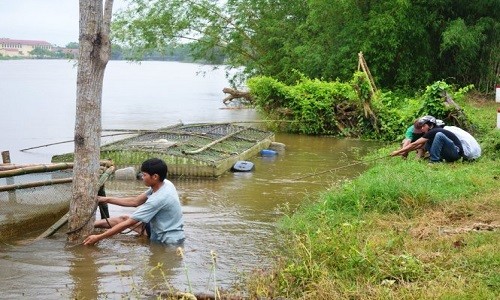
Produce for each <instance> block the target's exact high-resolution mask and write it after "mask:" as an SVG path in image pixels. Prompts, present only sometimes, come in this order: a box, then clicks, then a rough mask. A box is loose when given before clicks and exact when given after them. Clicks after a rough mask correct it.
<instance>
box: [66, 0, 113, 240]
mask: <svg viewBox="0 0 500 300" xmlns="http://www.w3.org/2000/svg"><path fill="white" fill-rule="evenodd" d="M112 8H113V0H107V1H106V4H105V6H104V7H103V0H80V36H79V43H80V49H79V55H78V72H77V83H76V85H77V88H76V90H77V95H76V119H75V136H74V141H75V163H74V166H73V172H74V174H73V178H74V180H73V193H72V198H71V203H70V217H69V235H68V242H72V243H81V242H82V241H83V239H84V238H85V237H86V236H88V235H89V234H90V233H91V232H92V231H93V223H94V219H95V216H94V208H95V207H96V205H95V204H96V201H97V200H96V197H97V191H98V186H97V185H98V180H99V178H98V177H99V155H100V143H101V141H100V136H101V99H102V86H103V80H104V71H105V69H106V64H107V63H108V60H109V56H110V51H111V45H110V39H109V32H110V22H111V15H112Z"/></svg>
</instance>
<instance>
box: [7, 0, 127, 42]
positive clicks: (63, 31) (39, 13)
mask: <svg viewBox="0 0 500 300" xmlns="http://www.w3.org/2000/svg"><path fill="white" fill-rule="evenodd" d="M78 3H79V0H0V38H10V39H19V40H41V41H47V42H49V43H51V44H56V45H58V46H66V45H67V44H68V43H70V42H78V31H79V28H78V26H79V25H78V21H79V8H78V5H79V4H78ZM125 4H126V0H114V5H113V13H114V12H116V11H117V10H118V8H123V7H125Z"/></svg>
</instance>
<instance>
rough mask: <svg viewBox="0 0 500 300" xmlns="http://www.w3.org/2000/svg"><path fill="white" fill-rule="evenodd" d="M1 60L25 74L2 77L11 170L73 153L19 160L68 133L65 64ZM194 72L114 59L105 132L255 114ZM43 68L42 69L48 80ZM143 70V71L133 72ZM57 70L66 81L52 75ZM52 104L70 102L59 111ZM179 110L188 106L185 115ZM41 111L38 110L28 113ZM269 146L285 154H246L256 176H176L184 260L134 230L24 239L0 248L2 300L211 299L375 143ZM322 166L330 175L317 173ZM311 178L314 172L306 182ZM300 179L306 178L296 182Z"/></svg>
mask: <svg viewBox="0 0 500 300" xmlns="http://www.w3.org/2000/svg"><path fill="white" fill-rule="evenodd" d="M0 65H2V66H1V67H2V70H4V69H8V68H10V72H11V73H9V74H17V73H22V72H25V73H29V75H19V74H17V75H16V76H13V77H9V76H5V73H4V72H1V73H0V79H1V80H0V93H1V94H2V95H10V96H9V97H20V99H24V100H23V101H24V102H23V101H19V103H21V105H19V107H16V105H13V103H12V102H9V104H10V106H5V107H7V109H8V110H9V111H8V112H6V113H5V114H3V115H5V116H9V117H8V118H7V120H6V119H5V118H0V125H2V127H3V128H13V130H12V131H8V132H7V131H2V132H0V135H1V136H0V141H1V142H2V145H0V150H6V149H5V148H3V147H7V149H8V150H11V157H12V158H13V161H14V162H17V163H24V162H47V159H48V158H49V159H50V156H51V155H53V154H59V153H64V152H68V151H71V147H70V145H63V146H61V147H49V148H43V149H37V150H36V151H30V152H29V153H20V152H18V149H21V148H23V147H28V146H33V144H43V143H49V142H56V141H60V140H61V139H65V138H67V137H68V136H69V137H71V136H72V130H73V125H72V122H73V121H72V120H73V118H74V117H73V113H74V109H73V108H72V107H73V104H74V102H72V101H73V100H72V97H73V96H72V95H74V81H73V79H72V76H73V72H74V70H73V69H72V67H71V66H68V65H66V64H65V63H64V62H61V61H58V62H53V61H52V62H36V61H33V62H24V61H21V62H17V63H16V62H8V63H7V64H6V63H5V62H0ZM20 65H21V66H20ZM26 65H27V66H28V67H26ZM194 66H195V65H191V64H178V63H170V64H169V63H163V62H156V63H154V62H149V63H146V64H143V65H142V67H140V66H139V65H133V64H132V65H129V64H126V63H120V62H110V65H109V67H108V68H107V73H106V76H107V77H106V80H108V84H105V88H104V90H105V95H104V97H103V103H105V105H104V106H105V107H104V108H103V109H104V111H103V116H104V118H105V119H104V120H103V123H104V127H108V128H124V127H126V128H141V129H144V128H146V129H155V128H160V127H164V126H168V125H171V124H173V123H176V122H177V120H178V119H183V121H184V122H187V121H191V122H208V121H216V122H220V121H230V120H233V121H234V120H239V121H245V120H253V119H255V118H257V115H256V113H255V112H254V111H253V110H241V111H238V110H220V109H219V108H220V106H221V100H222V98H223V97H222V95H221V94H219V93H217V92H214V91H218V90H221V89H222V88H223V87H224V86H225V85H226V84H227V83H226V81H225V80H224V78H223V76H222V73H219V75H218V77H217V76H215V77H214V75H213V74H212V75H211V76H209V77H205V78H191V79H189V76H191V77H193V76H194V75H193V74H192V73H193V70H196V69H197V68H198V67H194ZM21 67H22V68H21ZM23 68H24V69H23ZM175 68H177V69H175ZM179 68H183V69H184V68H187V69H188V70H191V71H190V72H187V74H191V75H186V73H185V72H186V71H185V70H183V69H182V70H183V71H181V69H179ZM23 70H24V71H23ZM26 70H29V72H28V71H26ZM44 70H47V74H45V75H43V73H44ZM50 70H53V71H54V70H57V72H50ZM141 70H146V71H145V72H144V73H141V72H142V71H141ZM75 71H76V70H75ZM16 72H17V73H16ZM37 74H38V75H37ZM49 74H53V76H55V77H54V78H53V80H54V81H55V82H56V83H57V84H55V83H54V81H52V80H50V81H47V80H40V78H42V77H43V76H48V75H49ZM58 74H62V75H61V76H60V77H58V76H59V75H58ZM127 75H128V76H127ZM181 75H182V76H181ZM23 76H27V78H28V81H26V82H29V85H28V86H27V87H26V88H25V89H22V92H20V93H18V94H16V93H15V91H16V90H20V89H21V87H24V86H25V85H26V84H25V83H26V82H23V81H22V80H19V78H23ZM37 76H38V77H37ZM176 77H177V79H176ZM12 78H18V81H13V79H12ZM37 78H38V79H37ZM68 78H69V79H68ZM179 79H182V80H181V81H179ZM9 80H10V81H9ZM6 82H7V83H8V84H9V85H7V84H6ZM181 83H182V84H181ZM16 84H17V88H16ZM11 85H13V86H14V87H11ZM42 87H45V88H46V89H47V91H48V93H49V95H50V97H52V98H50V99H47V98H43V95H41V94H40V93H39V92H38V91H39V90H40V89H41V88H42ZM176 88H177V90H176ZM179 89H180V90H181V91H179ZM30 91H31V92H30ZM187 91H189V92H187ZM9 93H10V94H9ZM181 98H182V99H183V100H185V101H192V102H193V103H195V101H198V104H192V103H190V104H189V105H188V104H186V103H183V102H182V101H180V104H179V99H181ZM6 99H10V98H6ZM186 99H187V100H186ZM56 100H58V101H59V102H60V101H63V102H65V101H68V102H70V103H69V104H68V103H65V104H63V105H59V104H57V101H56ZM54 103H56V104H54ZM47 105H48V106H51V107H57V106H58V105H59V107H60V108H61V109H62V110H63V112H62V116H61V115H57V116H55V114H53V113H52V117H48V116H51V111H50V110H48V109H47V107H46V106H47ZM193 105H194V106H193ZM183 106H184V107H188V108H189V109H188V110H183ZM40 107H45V109H43V110H42V109H41V108H40ZM2 109H3V107H2ZM19 110H21V111H22V110H24V113H25V114H26V115H27V116H29V118H30V122H23V124H22V126H20V127H12V126H11V124H12V123H11V122H14V121H15V120H14V119H13V118H12V117H13V116H17V115H19V114H20V112H19ZM32 110H34V111H32ZM37 110H40V111H44V112H45V113H46V114H43V115H42V114H36V111H37ZM16 120H17V119H16ZM276 141H277V142H281V143H284V144H285V145H286V150H285V151H284V152H283V153H280V154H279V155H277V156H274V157H253V158H252V159H250V160H251V161H252V162H253V163H254V164H255V170H254V171H252V172H250V173H226V174H225V175H223V176H222V177H221V178H219V179H216V180H213V179H212V180H209V179H176V178H173V179H172V181H173V182H174V184H175V185H176V187H177V189H178V191H179V194H180V198H181V202H182V208H183V212H184V218H185V230H186V237H187V239H186V241H185V243H184V245H183V250H184V258H182V257H180V256H179V255H178V254H177V252H176V249H175V248H173V247H164V246H161V245H156V244H150V243H149V242H148V241H147V240H143V239H141V238H137V237H135V236H134V235H131V234H120V235H117V236H114V237H113V238H111V239H106V240H103V241H101V242H99V244H98V245H97V246H95V247H83V246H75V247H66V235H65V230H66V229H65V228H63V229H61V230H60V231H59V232H58V233H56V234H55V235H54V236H53V237H51V238H48V239H44V240H41V241H38V242H36V243H33V244H27V245H21V244H19V243H17V240H24V239H26V238H29V237H27V236H20V237H18V239H16V240H14V241H9V242H4V243H0V284H1V286H2V288H1V289H0V299H17V298H24V297H25V298H28V299H61V298H62V299H77V298H78V299H122V298H140V295H144V294H147V293H151V292H152V291H153V290H158V289H161V290H168V289H169V288H170V287H174V288H176V289H180V290H189V289H192V290H193V291H195V292H209V291H213V290H214V285H215V284H216V285H217V286H218V287H224V288H227V287H229V286H231V284H233V283H234V282H235V281H236V280H238V278H239V275H240V273H241V272H244V271H248V270H251V269H253V268H255V267H257V266H265V265H266V264H268V263H269V262H270V261H269V257H268V255H269V250H272V249H274V248H276V246H277V245H276V241H275V240H274V236H275V231H274V230H275V226H276V221H277V220H278V219H279V218H280V217H281V216H282V208H283V207H290V208H291V209H294V208H296V207H297V206H298V205H300V204H301V203H303V202H304V201H307V202H309V201H314V199H315V195H316V194H317V193H318V192H321V191H324V190H325V189H328V188H329V187H332V186H334V185H335V183H337V182H338V181H340V180H344V179H346V178H352V177H354V176H356V175H358V174H359V173H360V172H362V171H363V170H364V168H365V166H364V165H362V164H357V165H354V166H351V167H349V168H343V166H346V165H348V164H350V163H352V162H353V161H354V160H356V159H357V158H358V157H359V155H362V154H365V153H367V152H369V151H371V149H375V148H376V147H377V146H378V145H377V144H375V143H369V142H362V141H356V140H338V139H334V138H328V137H307V136H297V135H286V134H277V135H276ZM42 160H43V161H42ZM328 170H332V171H331V172H325V171H328ZM316 173H321V175H320V176H312V175H314V174H316ZM306 175H311V176H309V177H307V178H303V177H304V176H306ZM301 177H302V179H301V180H296V179H297V178H301ZM144 190H145V187H144V186H143V184H142V182H141V181H127V182H125V181H110V182H108V183H107V184H106V191H107V194H108V195H113V196H126V195H136V194H138V193H141V192H143V191H144ZM109 208H110V213H111V215H112V216H116V215H120V214H129V213H131V212H133V211H134V208H122V207H117V206H112V205H110V207H109ZM213 254H215V255H216V260H215V262H214V260H213ZM159 264H160V265H161V266H162V267H161V268H160V267H159ZM214 282H215V283H214ZM153 298H154V297H153Z"/></svg>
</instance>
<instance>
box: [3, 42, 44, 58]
mask: <svg viewBox="0 0 500 300" xmlns="http://www.w3.org/2000/svg"><path fill="white" fill-rule="evenodd" d="M36 48H41V49H45V50H48V51H52V44H50V43H49V42H46V41H32V40H13V39H7V38H0V54H1V55H3V56H10V57H13V56H21V57H29V56H30V54H29V53H30V52H31V51H33V50H34V49H36Z"/></svg>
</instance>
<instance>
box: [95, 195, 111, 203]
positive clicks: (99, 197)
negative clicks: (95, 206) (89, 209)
mask: <svg viewBox="0 0 500 300" xmlns="http://www.w3.org/2000/svg"><path fill="white" fill-rule="evenodd" d="M97 201H99V203H108V198H107V197H104V196H97Z"/></svg>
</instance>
